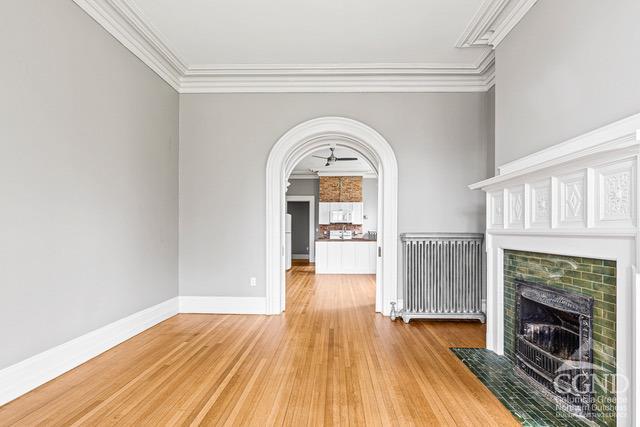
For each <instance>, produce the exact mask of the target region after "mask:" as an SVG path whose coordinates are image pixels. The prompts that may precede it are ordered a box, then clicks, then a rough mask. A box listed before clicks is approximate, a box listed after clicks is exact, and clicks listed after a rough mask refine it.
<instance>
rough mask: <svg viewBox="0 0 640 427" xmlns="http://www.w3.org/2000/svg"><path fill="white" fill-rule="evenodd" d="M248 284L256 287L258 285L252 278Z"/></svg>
mask: <svg viewBox="0 0 640 427" xmlns="http://www.w3.org/2000/svg"><path fill="white" fill-rule="evenodd" d="M249 284H250V285H251V286H256V285H257V284H258V283H257V281H256V278H255V277H252V278H251V280H250V282H249Z"/></svg>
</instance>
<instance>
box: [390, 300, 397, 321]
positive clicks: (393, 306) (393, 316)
mask: <svg viewBox="0 0 640 427" xmlns="http://www.w3.org/2000/svg"><path fill="white" fill-rule="evenodd" d="M389 317H390V318H391V320H396V318H397V317H398V312H397V311H396V303H395V302H392V303H391V311H390V312H389Z"/></svg>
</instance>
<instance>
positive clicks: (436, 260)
mask: <svg viewBox="0 0 640 427" xmlns="http://www.w3.org/2000/svg"><path fill="white" fill-rule="evenodd" d="M483 237H484V236H483V235H482V234H467V233H459V234H449V233H405V234H402V235H401V240H402V258H403V293H404V295H403V298H404V299H403V307H402V310H400V311H396V309H395V304H394V303H392V305H393V308H392V311H391V319H392V320H395V318H396V317H398V316H400V317H402V319H403V320H404V321H405V322H406V323H408V322H409V321H410V320H411V319H477V320H480V321H481V322H484V321H485V314H484V313H483V311H482V283H483V280H482V277H483V276H482V271H483V270H482V240H483Z"/></svg>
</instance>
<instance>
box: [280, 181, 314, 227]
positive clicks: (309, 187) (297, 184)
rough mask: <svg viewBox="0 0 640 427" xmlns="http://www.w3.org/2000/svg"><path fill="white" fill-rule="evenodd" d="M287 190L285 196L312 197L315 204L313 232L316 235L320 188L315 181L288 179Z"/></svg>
mask: <svg viewBox="0 0 640 427" xmlns="http://www.w3.org/2000/svg"><path fill="white" fill-rule="evenodd" d="M289 182H290V183H291V185H289V188H287V196H313V197H314V198H315V199H314V203H315V207H314V209H315V212H314V215H315V216H314V219H313V221H314V222H315V231H316V233H318V231H319V228H318V220H319V219H320V217H319V215H320V213H319V206H320V205H319V204H318V203H319V201H320V187H319V181H318V180H317V179H290V180H289Z"/></svg>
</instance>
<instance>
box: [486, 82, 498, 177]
mask: <svg viewBox="0 0 640 427" xmlns="http://www.w3.org/2000/svg"><path fill="white" fill-rule="evenodd" d="M485 101H486V102H485V104H484V112H485V117H486V118H485V120H486V122H487V141H488V145H487V170H488V171H489V172H490V174H491V175H492V176H493V175H495V173H496V87H495V86H493V87H491V89H489V90H488V91H487V96H486V97H485Z"/></svg>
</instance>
